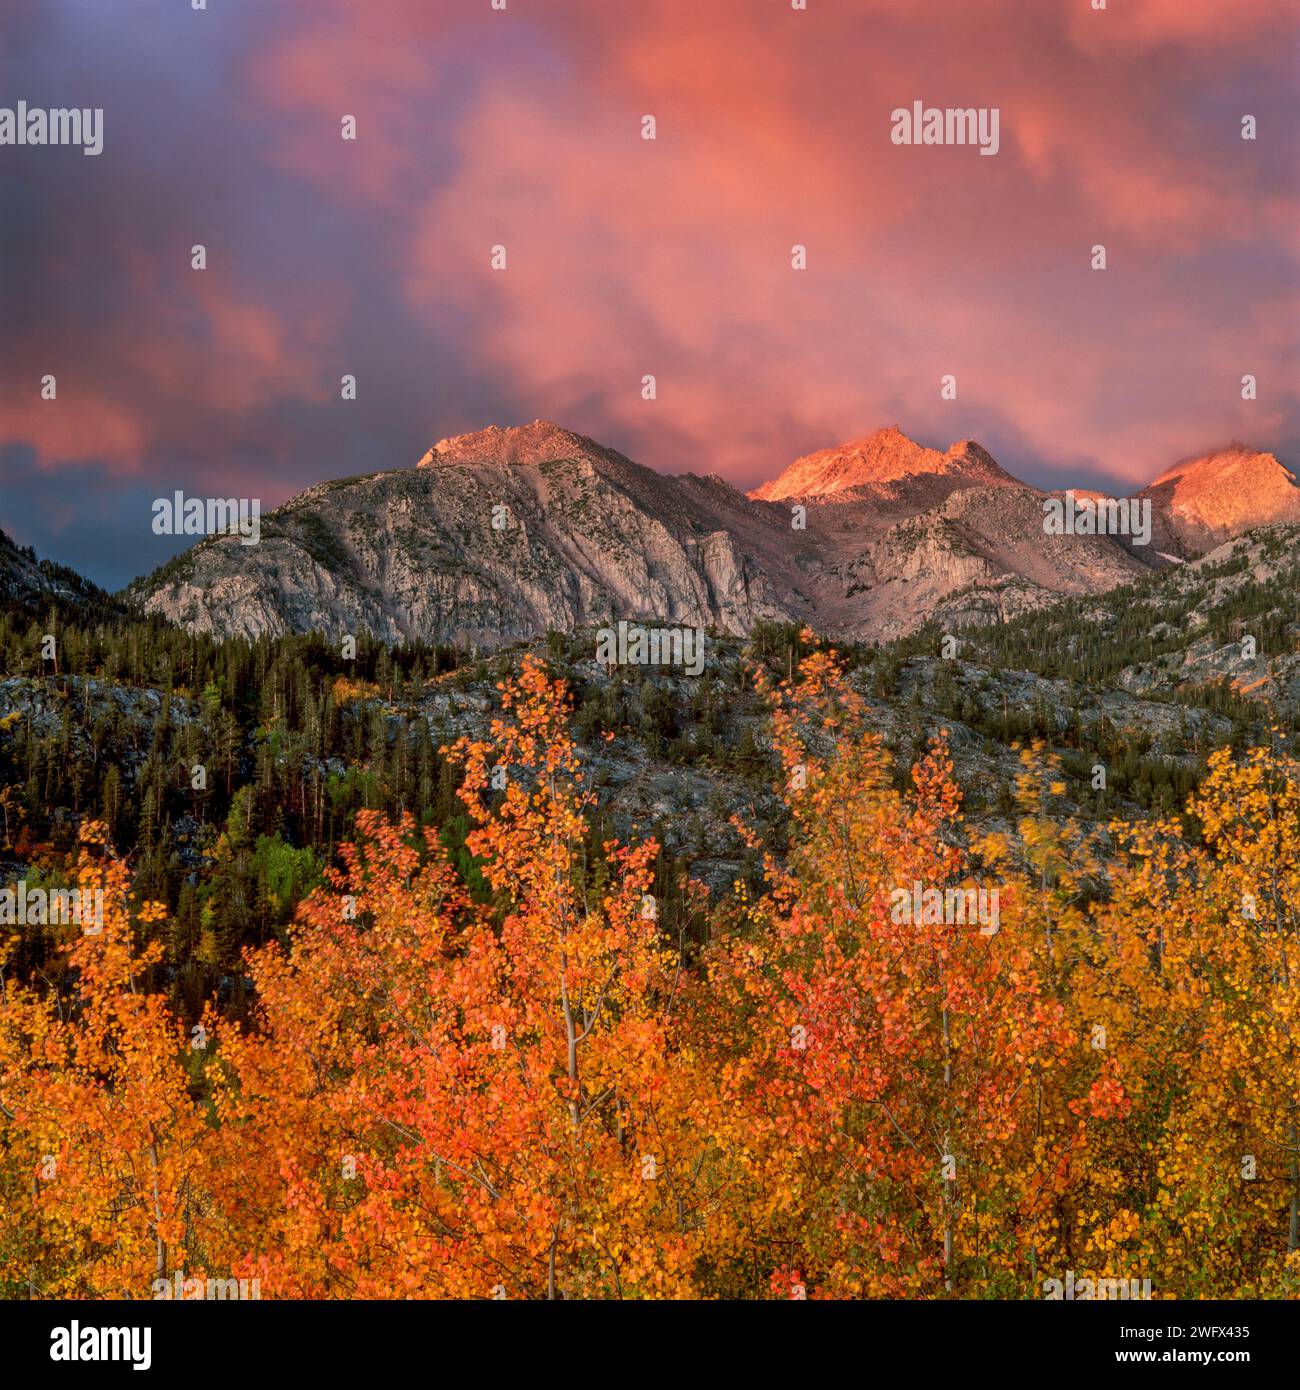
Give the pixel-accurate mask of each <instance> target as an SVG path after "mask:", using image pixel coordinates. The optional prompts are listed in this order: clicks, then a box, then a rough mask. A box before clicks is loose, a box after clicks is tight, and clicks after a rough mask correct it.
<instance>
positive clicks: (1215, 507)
mask: <svg viewBox="0 0 1300 1390" xmlns="http://www.w3.org/2000/svg"><path fill="white" fill-rule="evenodd" d="M1138 495H1139V496H1144V497H1150V498H1151V499H1152V500H1153V502H1154V503H1155V508H1156V511H1157V512H1158V513H1159V514H1160V516H1161V517H1162V518H1163V520H1164V522H1165V524H1166V525H1167V527H1168V528H1169V531H1170V532H1171V533H1172V535H1173V537H1174V538H1175V539H1176V540H1177V541H1178V542H1179V543H1181V544H1182V545H1183V547H1184V548H1185V549H1188V550H1197V551H1199V550H1202V549H1206V548H1209V547H1210V546H1211V545H1215V544H1218V543H1219V542H1220V541H1223V540H1226V539H1228V538H1229V537H1232V536H1238V535H1240V534H1241V533H1242V532H1243V531H1248V530H1250V529H1251V528H1252V527H1255V526H1267V525H1270V524H1271V523H1274V522H1296V521H1300V485H1297V482H1296V478H1295V474H1294V473H1292V472H1291V470H1290V469H1289V468H1287V467H1285V466H1284V465H1283V464H1281V463H1279V462H1278V459H1277V457H1276V455H1274V454H1270V453H1265V452H1262V451H1260V450H1257V449H1251V448H1250V447H1249V446H1247V445H1245V444H1237V443H1233V444H1229V445H1227V446H1226V447H1225V448H1222V449H1214V450H1211V452H1209V453H1207V454H1200V455H1197V456H1196V457H1194V458H1190V459H1184V460H1183V461H1182V462H1181V463H1176V464H1174V466H1173V467H1172V468H1167V469H1166V470H1165V471H1164V472H1163V473H1162V474H1161V475H1160V476H1159V477H1158V478H1156V479H1155V481H1154V482H1152V483H1149V484H1148V485H1147V486H1146V487H1144V488H1143V489H1142V491H1141V493H1139V494H1138Z"/></svg>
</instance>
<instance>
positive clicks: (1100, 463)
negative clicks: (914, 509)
mask: <svg viewBox="0 0 1300 1390" xmlns="http://www.w3.org/2000/svg"><path fill="white" fill-rule="evenodd" d="M497 3H500V0H497ZM505 3H506V8H505V9H504V10H501V9H494V8H493V0H206V8H205V9H204V10H201V11H196V10H193V9H192V8H191V7H190V5H189V4H187V3H185V0H115V3H114V4H112V5H108V4H105V3H104V0H4V2H3V7H2V8H0V106H8V107H15V106H16V104H17V102H18V101H19V100H23V101H26V102H27V104H28V106H29V107H38V106H39V107H58V106H78V107H90V108H102V109H103V112H104V115H103V151H102V153H101V154H99V155H98V156H87V155H84V154H83V153H82V152H81V150H80V149H77V148H66V147H63V148H53V147H30V146H28V147H16V146H12V145H9V146H0V528H3V529H4V530H6V531H8V532H9V533H10V535H12V536H13V537H14V538H15V539H16V540H18V541H19V542H20V543H23V544H30V545H33V546H35V548H36V550H37V552H38V553H39V554H42V555H48V556H50V557H51V558H54V559H57V560H59V561H60V562H62V563H65V564H70V565H72V566H73V567H75V568H77V569H79V570H81V571H82V572H83V573H86V574H88V575H89V576H90V577H91V578H93V579H95V580H96V581H98V582H99V583H101V584H104V585H105V586H107V587H110V588H115V587H117V586H119V585H122V584H125V583H126V582H127V581H128V580H130V579H131V578H133V577H135V576H136V575H138V574H141V573H144V572H146V571H148V570H149V569H151V568H152V567H153V566H154V565H156V564H158V563H161V562H162V561H163V560H164V559H166V558H167V557H168V556H169V555H171V554H174V553H176V551H178V550H180V549H182V548H184V546H185V545H186V544H188V543H189V542H188V541H186V540H185V539H184V538H170V537H159V536H155V535H153V533H152V530H151V523H152V517H153V513H152V507H151V504H152V501H153V500H154V499H156V498H159V497H170V496H171V495H172V494H173V492H174V491H175V490H176V489H180V490H182V491H183V492H184V493H185V494H186V495H187V496H202V497H207V496H220V497H229V496H238V497H250V498H258V499H260V500H261V504H262V507H263V509H264V510H265V509H269V508H270V507H271V506H274V505H277V504H279V503H280V502H283V501H285V500H286V499H287V498H289V497H291V496H292V495H293V494H295V493H296V492H298V491H300V490H301V489H302V488H304V487H306V486H309V485H310V484H312V483H315V482H319V481H322V480H324V479H328V478H338V477H346V476H350V475H353V474H357V473H362V472H370V471H374V470H377V469H383V468H404V467H411V466H413V465H414V464H415V462H416V460H417V459H418V458H419V456H420V455H421V454H422V453H423V452H424V451H425V450H426V449H427V448H428V447H429V446H430V444H432V443H433V442H434V441H435V440H437V439H439V438H441V437H443V436H446V435H452V434H458V433H462V432H465V431H469V430H474V429H479V428H482V427H484V426H486V425H489V424H499V425H503V426H504V425H511V424H519V423H524V422H527V421H530V420H533V419H535V418H539V417H540V418H547V419H553V420H555V421H557V422H559V423H560V424H562V425H564V426H566V427H568V428H570V429H574V430H577V431H579V432H581V433H583V434H588V435H591V436H592V437H594V438H596V439H598V440H599V441H600V442H602V443H604V444H608V445H610V446H612V447H614V448H617V449H619V450H621V451H622V452H624V453H626V454H627V455H629V456H630V457H631V458H634V459H636V460H637V461H638V462H640V463H644V464H647V465H649V466H651V467H653V468H656V469H659V470H661V471H663V472H669V473H679V472H686V471H691V472H696V473H708V472H718V473H721V474H722V475H723V476H725V477H727V478H728V479H730V480H731V481H732V482H734V483H735V484H736V485H737V486H740V487H742V488H749V487H752V486H755V485H756V484H758V483H760V482H762V481H764V480H766V479H768V478H770V477H774V476H775V475H776V474H777V473H779V472H780V471H781V470H782V469H783V468H784V467H785V466H786V465H787V464H788V463H790V462H791V461H792V460H793V459H795V458H796V457H798V456H799V455H801V454H804V453H807V452H810V451H812V450H814V449H819V448H824V447H827V446H829V445H832V444H836V443H839V442H842V441H845V440H849V439H853V438H857V437H860V436H862V435H865V434H868V433H870V432H871V431H872V430H874V429H876V428H879V427H881V426H884V425H898V426H899V427H900V428H901V429H903V430H904V431H905V432H906V433H908V434H909V435H911V436H912V437H913V438H915V439H917V440H918V441H919V442H921V443H923V444H927V445H931V446H935V447H939V448H946V447H947V446H948V445H949V444H950V443H952V442H953V441H955V440H958V439H966V438H974V439H976V440H978V441H979V442H980V443H981V444H983V445H984V447H985V448H987V449H988V450H989V451H990V452H991V453H992V454H993V455H994V456H995V457H996V458H997V460H998V461H999V462H1000V463H1001V464H1002V465H1003V466H1004V467H1005V468H1008V469H1010V471H1012V472H1013V473H1015V474H1017V475H1018V476H1020V477H1022V478H1025V479H1026V480H1027V481H1029V482H1032V483H1036V484H1038V485H1040V486H1042V485H1048V486H1062V485H1065V484H1076V485H1083V486H1092V487H1103V488H1108V489H1112V490H1116V491H1126V490H1131V489H1133V488H1135V487H1137V486H1140V485H1141V484H1142V483H1144V482H1146V481H1148V480H1149V479H1150V478H1152V477H1153V476H1155V475H1156V474H1157V473H1159V472H1161V471H1163V470H1164V469H1165V468H1166V467H1168V466H1169V465H1170V464H1172V463H1173V462H1175V461H1177V460H1178V459H1180V458H1184V457H1187V456H1189V455H1192V454H1195V453H1199V452H1203V451H1205V450H1207V449H1209V448H1212V447H1215V446H1218V445H1221V444H1224V443H1227V442H1229V441H1232V440H1240V441H1243V442H1245V443H1248V444H1251V445H1253V446H1255V447H1257V448H1261V449H1269V450H1272V451H1273V452H1275V453H1276V454H1277V455H1278V457H1279V458H1281V459H1282V461H1283V462H1284V463H1286V464H1288V466H1290V467H1292V468H1297V467H1300V392H1298V377H1300V372H1298V371H1297V367H1298V366H1300V350H1298V349H1300V344H1298V342H1297V338H1298V336H1300V265H1298V264H1297V262H1298V260H1300V235H1298V234H1297V233H1298V229H1300V42H1298V41H1300V7H1297V5H1296V4H1295V0H1233V2H1232V3H1226V0H1109V3H1108V4H1107V7H1106V8H1105V9H1104V10H1096V9H1094V8H1093V4H1094V0H1032V3H1031V0H926V3H924V4H921V3H918V0H807V4H806V8H803V9H795V8H794V7H793V5H792V4H790V3H789V0H505ZM917 101H920V102H922V103H923V104H924V105H925V106H926V107H935V108H949V107H963V108H965V107H975V108H989V109H993V108H996V110H997V111H998V114H999V134H1000V140H999V148H998V152H997V153H996V154H995V155H992V156H985V155H982V154H981V153H980V151H979V149H978V148H975V147H971V146H969V145H967V146H953V145H928V146H922V145H910V146H909V145H900V144H896V143H894V142H893V140H892V139H891V132H892V130H893V129H894V124H893V122H892V120H891V113H892V112H893V111H894V110H896V109H899V108H905V109H911V107H912V105H913V103H914V102H917ZM349 115H350V116H353V117H354V118H355V122H356V137H357V138H356V139H355V140H344V139H343V138H342V128H343V127H342V122H343V118H344V117H345V116H349ZM1248 115H1249V116H1253V117H1254V118H1255V122H1256V138H1255V139H1254V140H1245V139H1243V138H1242V121H1243V117H1245V116H1248ZM646 116H653V117H654V120H655V137H656V138H655V139H654V140H647V139H644V138H643V130H644V117H646ZM196 244H201V245H203V246H204V247H205V248H206V253H207V267H206V269H203V270H195V269H192V268H191V248H192V247H193V246H194V245H196ZM796 245H798V246H803V247H805V248H806V268H805V269H802V270H796V269H794V268H793V266H792V248H793V247H795V246H796ZM1096 245H1102V246H1104V247H1105V248H1106V268H1105V270H1095V269H1093V268H1092V260H1093V250H1092V248H1093V247H1094V246H1096ZM494 246H504V247H505V251H506V268H505V269H504V270H499V269H494V268H493V266H492V248H493V247H494ZM345 374H350V375H353V376H355V378H356V382H357V388H356V399H355V400H344V399H342V393H341V388H340V381H341V378H342V377H343V376H344V375H345ZM1246 374H1250V375H1253V376H1254V377H1255V378H1256V382H1257V388H1256V390H1257V397H1256V399H1255V400H1253V401H1247V400H1243V399H1242V388H1241V380H1242V377H1243V376H1244V375H1246ZM47 375H53V376H54V378H55V382H56V397H55V399H53V400H44V399H42V389H41V383H42V378H44V377H45V376H47ZM647 375H651V376H653V377H654V378H655V397H654V399H652V400H647V399H645V398H644V392H643V378H644V377H646V376H647ZM947 375H950V376H952V377H953V378H955V380H956V396H955V399H944V398H943V397H942V394H941V387H940V382H941V378H943V377H944V376H947Z"/></svg>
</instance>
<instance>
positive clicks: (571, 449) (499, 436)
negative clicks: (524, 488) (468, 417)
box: [416, 420, 610, 468]
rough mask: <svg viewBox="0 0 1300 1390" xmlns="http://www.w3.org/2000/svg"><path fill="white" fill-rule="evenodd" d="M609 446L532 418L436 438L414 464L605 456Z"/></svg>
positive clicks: (528, 461) (523, 461)
mask: <svg viewBox="0 0 1300 1390" xmlns="http://www.w3.org/2000/svg"><path fill="white" fill-rule="evenodd" d="M609 452H610V451H609V450H608V449H606V448H605V447H604V446H603V445H600V444H597V443H596V441H595V440H594V439H588V438H587V436H586V435H585V434H575V433H574V432H573V431H572V430H566V429H565V428H564V427H563V426H562V425H557V424H556V423H555V422H554V421H553V420H534V421H533V422H532V423H531V424H528V425H515V426H512V427H511V428H509V429H502V428H501V426H500V425H489V426H488V427H487V428H486V429H482V430H473V431H472V432H471V433H469V434H457V435H453V436H452V437H451V438H449V439H440V440H439V441H438V442H437V443H436V444H435V445H434V446H433V448H432V449H430V450H429V451H428V452H427V453H426V454H425V455H424V457H423V458H422V459H421V460H420V461H419V463H418V464H417V465H416V466H417V467H418V468H436V467H437V466H438V465H439V464H444V463H509V464H537V463H550V462H552V461H553V460H555V459H565V458H587V457H590V456H591V455H593V454H596V455H600V456H602V457H603V456H607V455H608V454H609Z"/></svg>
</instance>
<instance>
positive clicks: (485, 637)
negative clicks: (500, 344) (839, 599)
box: [131, 425, 793, 645]
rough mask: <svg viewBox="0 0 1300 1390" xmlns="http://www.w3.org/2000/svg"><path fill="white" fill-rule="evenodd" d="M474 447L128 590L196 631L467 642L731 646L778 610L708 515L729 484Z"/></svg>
mask: <svg viewBox="0 0 1300 1390" xmlns="http://www.w3.org/2000/svg"><path fill="white" fill-rule="evenodd" d="M477 438H480V437H479V436H465V437H463V438H461V439H458V440H446V441H443V443H442V444H440V445H438V446H435V448H434V449H432V450H430V452H429V453H428V454H427V455H426V456H425V458H424V459H423V460H421V464H420V466H418V467H416V468H414V469H409V470H403V471H395V472H390V473H377V474H373V475H371V476H369V477H361V478H350V479H345V480H343V481H341V482H332V483H324V484H321V485H319V486H317V487H314V488H310V489H309V490H308V491H306V492H304V493H302V494H301V495H300V496H299V497H296V498H294V499H293V501H291V502H289V503H287V504H286V505H285V506H283V507H280V508H278V509H277V510H276V511H274V512H272V513H271V514H270V515H269V516H267V517H264V518H263V522H262V539H261V541H260V543H259V544H258V545H255V546H245V545H242V544H241V543H240V542H239V540H238V539H237V538H235V537H215V538H210V539H208V540H205V541H203V542H201V543H200V544H199V545H197V546H195V547H194V549H193V550H191V551H188V552H187V553H186V554H185V555H183V556H181V557H179V559H178V560H175V561H172V562H171V563H170V564H169V565H167V566H164V567H163V568H162V569H161V570H159V571H158V572H157V573H156V574H154V575H151V576H150V577H149V578H148V579H146V580H144V581H141V582H139V583H138V584H136V585H134V586H132V590H131V596H132V597H136V598H139V599H140V600H141V601H142V602H143V604H144V607H145V608H146V610H147V611H149V612H156V613H162V614H164V615H165V616H167V617H169V618H171V619H173V620H175V621H177V622H180V623H183V624H184V625H185V626H187V627H189V628H191V629H194V630H200V631H213V632H217V633H239V634H242V635H245V636H254V635H256V634H257V633H259V632H270V633H284V632H306V631H312V630H318V631H321V632H323V633H326V634H328V635H330V636H333V637H338V636H342V635H343V634H345V633H349V632H351V633H356V632H359V631H361V630H362V629H367V630H369V631H371V632H374V633H375V634H377V635H378V636H380V637H382V638H383V639H385V640H386V641H403V640H413V639H420V640H424V641H437V642H459V643H467V644H477V645H499V644H501V643H504V642H509V641H514V640H519V639H526V638H530V637H533V636H536V635H538V634H539V633H543V632H545V631H547V630H548V629H550V628H555V629H558V630H560V631H571V630H573V629H574V628H577V627H584V626H588V625H592V624H600V623H603V622H606V621H607V620H610V619H617V618H634V617H646V618H651V617H653V618H655V619H656V620H658V621H660V622H664V623H676V624H684V625H689V626H698V627H709V626H712V627H716V628H718V629H719V630H721V631H724V632H729V633H737V634H739V633H744V632H747V631H748V630H749V629H750V628H751V627H752V626H753V625H754V623H756V622H758V621H760V620H761V619H763V618H780V619H784V618H788V617H791V616H793V609H792V607H791V606H790V604H789V603H788V602H787V601H783V599H782V598H781V596H780V595H779V594H777V593H775V592H774V586H773V584H772V582H771V578H770V574H769V572H768V569H767V567H765V566H764V565H762V564H761V563H758V562H756V560H755V559H754V558H753V557H752V556H751V554H750V553H749V552H748V550H747V545H746V537H745V536H743V535H740V534H737V533H735V532H733V531H732V530H731V529H729V528H728V527H727V526H726V525H725V524H722V523H721V521H720V519H719V516H718V514H717V513H718V511H719V503H721V506H722V509H724V510H725V508H726V507H727V506H732V507H734V506H735V505H736V504H737V503H741V504H743V502H744V499H743V498H742V497H741V496H740V494H739V493H735V491H734V489H730V488H727V487H726V485H725V484H718V483H716V482H715V483H702V482H700V481H698V480H696V481H695V482H693V483H682V482H679V481H678V480H676V479H672V478H663V477H660V476H659V475H658V474H656V473H654V472H652V471H651V470H650V469H647V468H641V467H640V466H638V465H637V464H634V463H632V462H631V461H630V460H628V459H625V458H623V457H622V456H621V455H619V454H615V453H613V452H612V451H608V450H603V449H601V448H600V446H599V445H596V444H594V443H593V442H592V441H590V440H583V439H581V438H580V437H579V436H576V435H570V434H568V433H567V432H566V431H562V430H559V429H557V428H556V427H553V426H545V427H544V426H540V425H539V426H530V427H526V428H525V429H524V430H521V431H513V430H510V431H502V430H493V431H484V433H483V436H481V440H482V442H481V444H475V443H474V440H475V439H477ZM718 492H722V493H723V494H724V495H723V496H722V497H721V498H720V499H719V498H718V497H717V496H716V494H717V493H718ZM726 493H731V494H733V496H734V500H733V497H727V496H726V495H725V494H726ZM767 529H768V530H770V529H771V528H770V527H768V528H767ZM762 533H763V528H762V527H761V526H760V527H759V528H758V529H757V535H756V540H757V542H758V544H759V548H760V549H762V548H763V547H762V541H763V534H762Z"/></svg>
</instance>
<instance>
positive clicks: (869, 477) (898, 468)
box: [749, 425, 1015, 502]
mask: <svg viewBox="0 0 1300 1390" xmlns="http://www.w3.org/2000/svg"><path fill="white" fill-rule="evenodd" d="M945 475H946V476H947V478H948V481H949V482H950V483H952V482H957V484H958V485H959V486H976V487H987V486H997V485H1006V484H1014V482H1015V479H1013V478H1012V477H1011V475H1010V474H1009V473H1006V472H1004V470H1003V469H1001V468H999V467H998V465H997V464H996V463H995V462H994V460H993V458H992V456H991V455H990V454H988V453H987V452H986V451H985V450H984V449H982V448H981V447H980V446H979V445H978V444H977V443H976V442H975V441H974V440H973V439H963V440H961V441H960V442H959V443H956V444H953V445H952V446H951V447H950V448H949V449H947V450H946V451H945V452H943V453H940V452H939V450H938V449H927V448H926V447H925V446H924V445H921V444H918V443H917V442H916V441H915V440H914V439H910V438H908V436H907V435H905V434H904V433H903V432H902V430H900V429H899V428H898V426H897V425H888V426H886V427H885V428H883V429H878V430H876V431H874V432H873V433H872V434H869V435H866V436H865V437H864V438H862V439H856V440H853V441H851V442H850V443H847V444H837V445H835V446H833V447H832V448H829V449H819V450H817V452H815V453H812V454H805V455H804V457H803V458H800V459H796V460H795V461H794V463H792V464H791V465H790V466H789V468H787V469H786V470H785V472H784V473H782V474H781V475H780V477H778V478H775V479H773V481H772V482H770V483H764V484H763V486H762V487H760V488H756V489H755V490H754V491H753V492H751V493H750V494H749V495H750V496H751V497H753V498H755V499H757V500H758V501H763V502H777V501H780V500H781V499H783V498H786V497H821V498H827V499H830V498H834V497H835V496H836V495H837V494H840V493H847V492H849V491H850V490H851V489H855V488H860V487H877V488H878V487H887V486H889V485H891V484H897V483H905V482H909V481H911V480H912V479H915V478H919V477H927V476H928V477H943V476H945Z"/></svg>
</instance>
